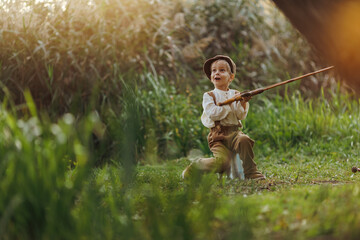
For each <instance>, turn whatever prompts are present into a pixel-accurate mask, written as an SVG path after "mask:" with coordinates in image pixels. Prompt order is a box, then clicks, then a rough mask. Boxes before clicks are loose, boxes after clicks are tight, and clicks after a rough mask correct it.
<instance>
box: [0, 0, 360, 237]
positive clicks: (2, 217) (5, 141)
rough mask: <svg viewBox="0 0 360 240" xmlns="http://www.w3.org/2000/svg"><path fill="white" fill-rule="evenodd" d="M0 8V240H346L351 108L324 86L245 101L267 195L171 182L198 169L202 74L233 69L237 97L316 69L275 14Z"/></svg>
mask: <svg viewBox="0 0 360 240" xmlns="http://www.w3.org/2000/svg"><path fill="white" fill-rule="evenodd" d="M265 2H266V1H265ZM0 4H1V7H2V8H0V11H1V15H0V16H1V17H0V25H1V32H0V47H1V51H0V56H1V58H0V59H1V61H0V92H1V104H0V239H357V238H358V235H359V234H360V232H359V230H358V226H359V224H360V214H359V213H358V212H357V209H358V208H359V203H358V197H359V196H360V187H359V184H358V181H359V180H360V175H359V173H352V172H351V168H352V167H353V166H358V164H359V159H360V150H359V149H360V139H359V138H360V128H359V122H360V107H359V103H360V102H359V99H358V98H357V97H356V96H355V95H354V94H353V93H352V92H351V91H346V88H345V87H344V86H343V85H342V84H341V81H338V80H339V78H338V76H336V75H335V74H333V73H326V74H324V73H322V74H319V75H316V76H315V77H312V78H309V79H304V80H302V81H299V82H296V83H292V84H290V85H287V86H286V87H281V88H278V89H274V90H271V91H269V92H266V93H263V94H261V95H258V96H256V97H254V98H253V99H252V100H251V102H250V104H251V109H250V112H249V114H248V116H247V118H246V120H245V121H243V124H244V129H243V131H244V132H245V133H246V134H248V135H249V136H250V137H251V138H253V139H254V140H255V141H256V143H255V148H254V151H255V155H256V162H257V164H258V167H259V169H260V170H261V171H262V172H263V173H264V174H265V175H266V177H267V179H266V180H264V181H241V180H232V179H227V178H219V176H217V175H216V174H207V175H202V176H196V175H195V176H194V177H193V178H191V179H188V180H186V181H185V180H182V179H181V177H180V174H181V172H182V170H183V169H184V168H185V167H186V166H187V165H188V164H189V162H190V159H191V158H192V156H191V153H192V152H197V154H200V155H201V156H210V155H211V153H210V150H209V148H208V146H207V141H206V136H207V133H208V132H207V131H208V130H207V129H206V128H205V127H203V126H202V124H201V122H200V116H201V112H202V107H201V99H202V94H203V92H206V91H208V90H210V89H211V88H212V86H211V83H210V82H209V81H208V80H207V79H206V77H205V76H204V74H203V73H202V70H201V66H202V62H203V61H204V59H206V58H207V57H209V56H212V55H215V54H217V53H219V52H220V53H226V54H228V55H230V56H232V57H233V58H234V59H235V62H236V64H237V66H238V73H237V76H236V80H235V81H234V83H232V87H233V88H236V89H254V88H257V87H260V86H266V85H269V84H272V83H274V82H278V81H280V80H285V79H288V78H290V77H294V76H297V75H300V74H302V73H306V72H309V71H313V70H316V69H319V68H321V66H323V65H324V64H325V63H324V62H323V61H322V60H321V59H319V58H318V56H317V55H316V54H315V53H314V52H313V51H312V50H311V48H310V47H309V46H308V45H307V43H306V41H305V40H304V39H303V38H302V37H301V36H300V35H299V33H297V32H296V31H295V30H294V29H293V28H292V27H291V26H290V25H289V23H288V22H287V21H286V19H285V18H284V17H282V16H281V15H279V12H278V10H277V9H276V8H274V6H272V5H266V4H265V5H264V1H248V0H242V1H235V0H234V1H233V0H229V1H227V2H226V3H224V2H222V1H201V0H192V1H182V0H176V1H166V0H158V1H147V0H146V1H145V0H109V1H97V0H94V1H85V0H84V1H77V2H73V1H62V2H61V1H48V2H36V1H28V2H22V1H3V2H1V3H0ZM271 6H272V7H271ZM15 13H20V14H15ZM275 16H276V17H275ZM279 16H280V17H279ZM87 17H88V18H87ZM42 22H44V23H45V24H39V23H42Z"/></svg>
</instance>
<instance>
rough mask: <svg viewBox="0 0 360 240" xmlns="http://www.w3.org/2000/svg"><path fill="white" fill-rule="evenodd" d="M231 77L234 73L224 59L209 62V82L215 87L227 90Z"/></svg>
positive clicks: (232, 77)
mask: <svg viewBox="0 0 360 240" xmlns="http://www.w3.org/2000/svg"><path fill="white" fill-rule="evenodd" d="M233 79H234V74H232V73H231V72H230V66H229V64H228V63H227V62H226V61H225V60H218V61H215V62H214V63H213V64H211V82H212V83H213V84H214V86H215V87H216V88H217V89H219V90H223V91H227V90H228V87H229V85H230V83H231V81H232V80H233Z"/></svg>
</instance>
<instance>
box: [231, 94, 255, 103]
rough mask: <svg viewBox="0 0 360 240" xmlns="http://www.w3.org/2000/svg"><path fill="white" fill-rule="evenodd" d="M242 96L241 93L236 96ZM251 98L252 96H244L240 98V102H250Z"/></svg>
mask: <svg viewBox="0 0 360 240" xmlns="http://www.w3.org/2000/svg"><path fill="white" fill-rule="evenodd" d="M240 96H241V94H240V93H237V94H235V97H240ZM251 98H252V97H251V96H243V97H241V98H240V100H239V101H240V102H241V103H246V102H248V101H250V99H251Z"/></svg>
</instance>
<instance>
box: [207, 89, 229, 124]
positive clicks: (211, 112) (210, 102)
mask: <svg viewBox="0 0 360 240" xmlns="http://www.w3.org/2000/svg"><path fill="white" fill-rule="evenodd" d="M202 105H203V108H204V112H205V114H206V115H207V116H208V117H209V118H210V119H211V120H212V121H220V120H222V119H224V118H226V116H227V115H228V114H229V113H230V112H231V107H230V105H224V106H221V107H220V106H217V105H216V104H215V102H214V99H213V98H212V97H211V96H210V95H209V94H208V93H204V96H203V103H202Z"/></svg>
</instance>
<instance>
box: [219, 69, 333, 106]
mask: <svg viewBox="0 0 360 240" xmlns="http://www.w3.org/2000/svg"><path fill="white" fill-rule="evenodd" d="M333 68H334V66H330V67H326V68H323V69H320V70H317V71H315V72H311V73H307V74H304V75H301V76H299V77H295V78H292V79H289V80H286V81H283V82H279V83H275V84H273V85H270V86H267V87H264V88H258V89H255V90H252V91H248V92H244V93H241V94H240V95H239V96H236V97H233V98H229V99H228V100H226V101H224V102H221V103H218V105H219V106H223V105H226V104H230V103H232V102H234V101H239V100H241V99H242V98H243V97H252V96H255V95H257V94H260V93H262V92H264V91H267V90H269V89H272V88H275V87H278V86H281V85H284V84H288V83H291V82H294V81H296V80H299V79H302V78H305V77H309V76H311V75H315V74H317V73H321V72H325V71H328V70H330V69H333Z"/></svg>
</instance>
